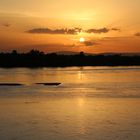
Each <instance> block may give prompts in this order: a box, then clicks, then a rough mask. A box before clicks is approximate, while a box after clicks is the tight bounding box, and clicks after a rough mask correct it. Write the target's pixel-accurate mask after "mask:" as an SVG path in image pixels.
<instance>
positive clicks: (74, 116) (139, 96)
mask: <svg viewBox="0 0 140 140" xmlns="http://www.w3.org/2000/svg"><path fill="white" fill-rule="evenodd" d="M6 82H12V83H14V82H15V83H22V84H25V85H24V86H21V87H8V86H7V87H4V86H1V87H0V140H65V139H66V140H93V139H94V140H139V139H140V67H72V68H40V69H27V68H13V69H2V68H1V69H0V83H6ZM38 82H61V83H62V84H61V85H60V86H58V87H49V86H43V85H35V84H34V83H38Z"/></svg>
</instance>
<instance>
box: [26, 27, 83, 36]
mask: <svg viewBox="0 0 140 140" xmlns="http://www.w3.org/2000/svg"><path fill="white" fill-rule="evenodd" d="M81 31H82V29H81V28H73V29H68V28H65V29H54V30H52V29H49V28H34V29H31V30H28V31H26V32H28V33H33V34H69V35H76V34H78V32H81Z"/></svg>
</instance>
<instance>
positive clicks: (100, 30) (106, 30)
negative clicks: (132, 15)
mask: <svg viewBox="0 0 140 140" xmlns="http://www.w3.org/2000/svg"><path fill="white" fill-rule="evenodd" d="M109 31H110V29H108V28H100V29H88V30H87V31H86V32H87V33H97V34H101V33H107V32H109Z"/></svg>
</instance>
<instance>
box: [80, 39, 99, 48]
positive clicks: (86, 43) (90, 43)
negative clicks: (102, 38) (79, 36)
mask: <svg viewBox="0 0 140 140" xmlns="http://www.w3.org/2000/svg"><path fill="white" fill-rule="evenodd" d="M80 44H81V45H82V46H83V45H84V46H87V47H90V46H91V47H92V46H95V45H98V44H99V43H97V41H96V40H94V41H93V40H87V41H84V42H80Z"/></svg>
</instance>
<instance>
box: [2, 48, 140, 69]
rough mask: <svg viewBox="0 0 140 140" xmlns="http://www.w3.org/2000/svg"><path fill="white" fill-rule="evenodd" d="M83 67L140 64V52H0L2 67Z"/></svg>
mask: <svg viewBox="0 0 140 140" xmlns="http://www.w3.org/2000/svg"><path fill="white" fill-rule="evenodd" d="M74 66H76V67H78V66H79V67H82V66H140V54H139V55H138V54H137V55H135V54H134V55H130V54H128V55H127V54H125V55H123V54H97V55H87V54H85V53H84V52H80V53H78V54H73V55H64V54H56V53H51V54H45V53H43V52H40V51H38V50H31V51H30V52H28V53H18V52H17V51H16V50H13V51H12V52H11V53H0V67H1V68H16V67H17V68H18V67H25V68H39V67H40V68H42V67H52V68H53V67H74Z"/></svg>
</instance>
